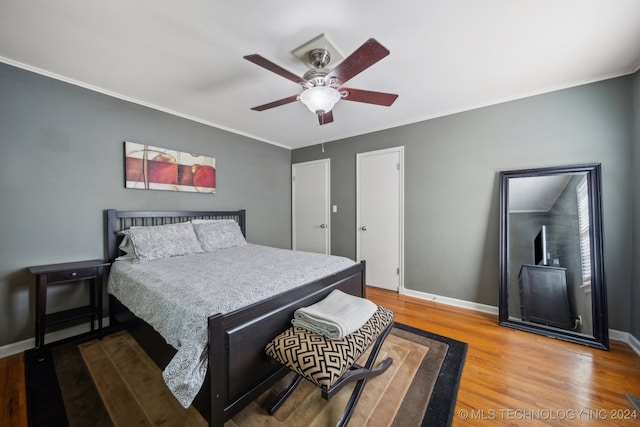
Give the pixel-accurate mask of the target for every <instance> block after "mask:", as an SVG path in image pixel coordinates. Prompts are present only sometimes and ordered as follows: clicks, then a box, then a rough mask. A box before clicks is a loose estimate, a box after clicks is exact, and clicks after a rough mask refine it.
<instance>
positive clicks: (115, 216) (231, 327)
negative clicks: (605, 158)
mask: <svg viewBox="0 0 640 427" xmlns="http://www.w3.org/2000/svg"><path fill="white" fill-rule="evenodd" d="M220 219H224V220H233V221H235V222H236V223H237V224H238V226H239V228H240V230H241V232H242V235H243V236H244V235H246V213H245V211H244V210H239V211H178V212H152V211H118V210H115V209H108V210H107V211H105V223H106V242H107V252H108V259H109V261H110V262H112V263H114V262H116V263H118V262H119V261H116V258H118V257H120V256H121V254H122V252H121V250H120V245H121V242H122V239H123V237H122V235H121V234H122V231H124V230H127V229H129V228H131V227H146V226H156V225H166V224H179V223H184V222H188V221H191V220H201V221H205V220H220ZM234 225H235V224H234ZM223 250H224V251H226V249H223ZM229 253H233V252H231V251H230V252H229ZM198 256H200V255H198ZM202 256H203V257H204V256H205V255H202ZM178 258H181V257H178ZM172 261H173V262H176V259H173V260H172ZM122 265H124V264H122ZM115 267H116V265H115V264H114V266H113V267H112V269H113V268H115ZM334 289H340V290H342V291H343V292H346V293H349V294H352V295H356V296H360V297H364V296H365V268H364V262H361V263H352V264H351V265H349V266H347V267H345V268H343V269H340V270H339V271H336V272H333V273H331V274H329V275H326V276H322V277H315V278H313V280H307V281H305V282H304V283H303V284H301V285H298V286H295V287H293V288H291V289H288V290H284V291H282V292H276V293H275V294H273V295H270V296H268V297H264V298H262V299H260V300H258V301H253V302H251V303H250V304H248V305H246V306H243V307H233V308H232V309H231V310H230V311H228V312H216V313H213V314H211V315H209V316H208V317H207V318H206V319H204V320H203V322H206V325H204V326H203V327H205V328H206V341H207V344H208V346H207V347H206V348H207V349H206V365H207V366H206V375H205V380H204V383H203V385H202V387H201V388H200V391H199V392H198V394H197V396H196V397H195V399H194V400H193V403H192V404H193V406H194V407H196V408H197V409H198V411H199V412H200V413H201V414H202V415H203V417H204V418H205V419H207V420H208V421H209V425H211V426H222V425H223V424H224V422H225V421H226V420H228V419H230V418H231V417H232V416H233V415H235V414H236V413H238V412H239V411H240V410H241V409H242V408H244V407H245V406H246V405H247V404H249V403H250V402H251V401H253V400H254V399H255V398H256V397H258V396H259V395H260V394H261V393H262V392H264V391H265V390H267V389H268V388H269V387H271V386H272V385H273V384H275V383H276V382H277V381H278V380H279V379H281V378H282V377H283V376H284V375H286V374H287V372H288V370H287V369H286V368H284V367H283V366H282V365H280V364H278V363H274V362H273V361H272V360H271V359H270V358H268V357H267V356H266V355H265V353H264V347H265V345H266V344H267V343H268V342H269V341H270V340H271V339H272V338H273V337H274V336H276V335H278V334H279V333H280V332H282V331H283V330H285V329H286V328H287V327H289V326H290V320H291V318H292V316H293V312H294V311H295V310H296V309H297V308H299V307H303V306H307V305H310V304H313V303H315V302H317V301H319V300H321V299H323V298H324V297H325V296H327V295H328V294H329V293H330V292H331V291H332V290H334ZM110 292H111V291H110ZM109 302H110V321H111V325H114V326H121V327H124V328H126V329H127V330H129V332H130V333H131V335H132V336H133V337H134V338H135V339H136V341H138V343H139V344H140V346H141V347H142V348H143V349H144V350H145V351H146V352H147V353H148V354H149V356H151V358H152V359H153V360H154V361H155V362H156V363H157V364H158V366H159V367H160V368H161V369H165V368H166V367H167V365H169V363H171V360H172V359H173V358H174V357H175V355H176V353H177V350H176V348H174V347H173V346H171V345H169V344H167V339H165V338H164V337H163V336H161V335H160V334H159V333H158V332H157V331H156V330H154V328H153V327H151V326H150V325H149V324H148V323H147V322H145V321H144V320H142V319H140V318H139V317H138V316H136V315H134V314H133V312H132V310H130V309H129V308H128V307H127V306H126V305H125V304H123V302H122V301H120V300H119V299H118V298H116V297H115V296H114V295H111V294H110V295H109ZM142 317H144V316H142Z"/></svg>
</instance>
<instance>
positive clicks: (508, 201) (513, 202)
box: [500, 165, 608, 348]
mask: <svg viewBox="0 0 640 427" xmlns="http://www.w3.org/2000/svg"><path fill="white" fill-rule="evenodd" d="M599 172H600V166H599V165H582V166H570V167H563V168H544V169H528V170H522V171H510V172H501V173H500V177H501V179H500V187H501V234H502V236H501V272H500V276H501V293H500V324H502V325H505V326H511V327H516V328H518V329H523V330H527V331H530V332H537V333H543V334H545V335H548V336H553V337H556V338H562V339H566V340H570V341H575V342H579V343H582V344H587V345H591V346H594V347H599V348H608V331H607V328H608V326H607V320H606V298H605V288H604V271H603V260H602V238H601V236H602V230H601V213H600V173H599Z"/></svg>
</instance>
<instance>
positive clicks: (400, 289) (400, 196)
mask: <svg viewBox="0 0 640 427" xmlns="http://www.w3.org/2000/svg"><path fill="white" fill-rule="evenodd" d="M393 152H397V153H399V156H398V157H399V160H398V163H399V164H398V169H399V172H400V176H399V183H398V185H399V186H400V189H399V194H398V205H399V206H398V210H399V212H398V233H399V236H398V239H399V242H398V248H399V252H400V253H399V257H398V258H399V262H400V266H399V268H400V274H399V281H398V282H399V283H398V293H399V294H401V295H402V294H404V293H405V288H404V268H405V267H404V146H403V145H400V146H397V147H390V148H384V149H381V150H373V151H365V152H362V153H356V261H357V262H360V261H361V260H360V236H359V234H358V233H360V227H361V224H360V212H361V209H360V158H361V157H365V156H368V155H377V154H385V153H393Z"/></svg>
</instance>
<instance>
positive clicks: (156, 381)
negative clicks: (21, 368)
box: [25, 324, 467, 427]
mask: <svg viewBox="0 0 640 427" xmlns="http://www.w3.org/2000/svg"><path fill="white" fill-rule="evenodd" d="M466 349H467V345H466V344H465V343H462V342H460V341H456V340H452V339H450V338H446V337H443V336H439V335H436V334H432V333H429V332H425V331H421V330H418V329H414V328H411V327H407V326H404V325H400V324H396V325H395V326H394V328H393V330H392V333H391V334H390V336H389V337H388V338H387V340H386V341H385V343H384V345H383V347H382V350H381V353H380V355H379V357H378V360H383V359H384V358H385V357H387V356H390V357H392V358H393V364H392V365H391V367H390V368H389V369H388V370H387V371H386V372H385V373H384V374H382V375H380V376H378V377H375V378H373V379H370V380H369V381H368V382H367V385H366V387H365V389H364V393H363V395H362V397H361V398H360V401H359V403H358V406H357V408H356V412H355V413H354V415H353V417H352V420H351V422H350V425H351V426H365V425H369V426H420V425H423V426H427V425H428V426H446V425H450V424H451V420H452V417H453V413H454V408H455V401H456V396H457V392H458V385H459V381H460V375H461V374H462V367H463V364H464V358H465V355H466ZM363 357H366V355H365V356H363ZM25 365H26V368H25V372H26V379H27V403H28V414H29V425H30V426H33V427H40V426H67V425H68V426H86V425H92V426H131V425H140V426H144V425H148V426H158V425H162V426H173V425H175V426H191V425H193V426H200V425H203V426H204V425H206V421H205V420H204V419H203V418H202V417H201V416H200V414H199V413H198V412H197V411H196V410H195V409H193V408H188V409H186V410H185V409H184V408H182V407H181V406H180V405H179V404H178V402H177V401H176V400H175V399H174V398H173V397H172V395H171V393H170V392H169V390H168V389H167V388H166V386H165V385H164V382H163V380H162V377H161V372H160V370H159V369H158V368H157V366H156V365H155V364H154V363H153V361H151V359H149V357H148V356H147V355H146V354H145V353H144V351H143V350H142V349H141V348H140V347H139V346H138V345H137V343H136V342H135V341H134V340H133V338H131V336H130V335H129V334H128V333H126V332H116V333H113V334H110V335H107V336H105V337H104V338H103V339H102V340H95V339H90V340H87V339H86V338H85V339H77V340H72V341H69V342H64V343H60V344H53V345H51V346H48V347H47V348H45V349H44V351H42V352H40V353H37V352H35V351H28V352H26V353H25ZM287 380H288V379H285V380H283V381H282V382H281V383H279V384H277V385H276V386H274V387H273V388H272V389H270V390H268V391H267V392H265V393H264V394H263V395H262V396H260V397H259V398H258V399H256V400H255V401H254V402H252V403H251V404H250V405H249V406H247V407H246V408H245V409H244V410H242V411H241V412H240V413H239V414H237V415H236V416H234V417H233V418H232V419H231V420H229V421H227V423H226V424H225V425H226V426H227V427H248V426H274V427H275V426H287V427H290V426H299V425H305V426H307V425H308V426H310V427H311V426H321V425H332V424H335V422H336V420H337V419H338V418H339V416H340V414H341V412H342V410H343V409H344V405H345V403H346V401H347V400H348V398H349V395H350V394H351V390H352V388H353V386H351V387H345V389H343V390H342V391H341V392H340V393H338V394H337V395H336V396H334V397H333V398H332V399H331V400H329V401H328V402H327V401H325V400H323V399H322V398H321V397H320V393H319V390H318V389H317V388H316V387H315V386H312V385H311V384H310V383H307V382H303V383H302V384H301V385H300V386H299V387H298V389H297V390H296V391H295V392H294V394H293V395H292V396H291V397H290V398H289V399H288V400H287V402H285V404H284V405H283V406H282V407H281V408H280V409H279V410H278V411H277V412H276V414H275V415H274V416H269V415H268V414H267V413H266V411H265V409H264V408H265V407H266V406H267V405H268V404H269V403H270V402H271V401H272V400H273V398H274V397H275V396H276V395H277V393H278V391H279V390H280V389H281V388H283V387H284V386H286V381H287Z"/></svg>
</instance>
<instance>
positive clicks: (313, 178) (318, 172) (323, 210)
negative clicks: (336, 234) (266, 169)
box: [291, 159, 331, 254]
mask: <svg viewBox="0 0 640 427" xmlns="http://www.w3.org/2000/svg"><path fill="white" fill-rule="evenodd" d="M291 168H292V169H291V177H292V178H291V179H292V180H293V181H292V184H291V188H292V195H291V199H292V200H291V205H292V215H291V217H292V227H293V230H292V240H293V243H292V246H293V249H294V250H298V251H307V252H320V253H324V254H328V253H331V240H330V233H329V219H330V211H329V209H330V206H329V205H330V203H331V202H330V198H329V195H330V170H331V168H330V162H329V159H322V160H315V161H312V162H304V163H295V164H293V165H292V166H291Z"/></svg>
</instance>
